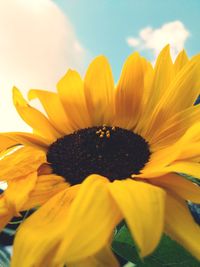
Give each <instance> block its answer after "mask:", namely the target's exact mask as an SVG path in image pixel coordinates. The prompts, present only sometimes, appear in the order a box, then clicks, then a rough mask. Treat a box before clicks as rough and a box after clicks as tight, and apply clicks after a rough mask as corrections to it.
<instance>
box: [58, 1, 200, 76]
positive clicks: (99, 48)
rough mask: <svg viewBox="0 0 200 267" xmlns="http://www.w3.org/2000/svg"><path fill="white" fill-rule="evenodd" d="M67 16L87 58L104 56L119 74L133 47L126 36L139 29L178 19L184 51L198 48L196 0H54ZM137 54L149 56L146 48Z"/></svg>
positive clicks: (199, 4)
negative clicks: (185, 36) (180, 25)
mask: <svg viewBox="0 0 200 267" xmlns="http://www.w3.org/2000/svg"><path fill="white" fill-rule="evenodd" d="M54 2H55V3H56V4H57V5H58V6H59V7H60V8H61V9H62V11H63V12H64V13H65V14H66V16H67V17H68V18H69V20H70V22H71V24H72V26H73V28H74V31H75V33H76V35H77V37H78V39H79V41H80V43H81V45H82V46H83V47H84V48H85V49H86V50H87V51H88V52H89V54H90V55H91V57H94V56H96V55H98V54H104V55H106V56H107V57H108V58H109V60H110V62H111V64H112V68H113V72H114V76H115V78H116V76H118V75H119V72H120V69H121V65H122V63H123V61H124V59H125V58H126V57H127V56H128V55H129V54H130V53H131V52H132V51H133V50H135V49H136V50H137V47H135V48H134V47H130V46H128V44H127V42H126V38H127V37H129V36H131V37H137V36H138V34H139V32H140V31H141V29H144V28H146V27H147V26H151V27H152V28H153V29H154V30H155V29H158V28H160V27H161V26H162V25H164V24H166V23H169V22H173V21H180V22H181V23H182V24H183V25H184V27H185V29H186V30H187V31H188V32H189V34H190V35H189V37H188V38H187V39H186V41H185V44H184V47H185V48H186V50H187V52H188V54H189V55H190V56H191V55H194V54H196V53H198V52H199V51H200V26H199V12H200V1H199V0H191V1H188V0H176V1H175V0H165V1H159V0H153V1H150V0H73V1H72V0H55V1H54ZM141 53H142V54H143V55H144V56H146V57H148V58H149V59H150V60H152V59H153V52H152V51H151V50H150V49H143V50H142V51H141Z"/></svg>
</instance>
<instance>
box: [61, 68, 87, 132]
mask: <svg viewBox="0 0 200 267" xmlns="http://www.w3.org/2000/svg"><path fill="white" fill-rule="evenodd" d="M57 89H58V94H59V97H60V100H61V102H62V104H63V107H64V110H65V112H66V114H67V116H68V119H69V121H70V123H71V124H72V126H73V128H74V129H76V130H78V129H81V128H87V127H89V126H91V122H90V118H89V114H88V110H87V107H86V101H85V95H84V89H83V81H82V79H81V77H80V75H79V74H78V73H77V72H76V71H72V70H69V71H68V72H67V73H66V75H65V76H64V77H63V78H62V79H61V80H60V81H59V82H58V84H57Z"/></svg>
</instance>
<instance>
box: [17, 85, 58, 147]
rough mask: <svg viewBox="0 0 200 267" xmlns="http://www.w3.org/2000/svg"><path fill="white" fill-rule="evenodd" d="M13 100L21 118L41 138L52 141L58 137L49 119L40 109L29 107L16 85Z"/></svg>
mask: <svg viewBox="0 0 200 267" xmlns="http://www.w3.org/2000/svg"><path fill="white" fill-rule="evenodd" d="M13 102H14V105H15V107H16V109H17V112H18V113H19V115H20V116H21V118H22V119H23V120H24V121H25V122H26V123H27V124H28V125H30V126H31V127H32V128H33V129H34V130H35V131H36V132H38V133H39V135H41V136H43V138H45V139H48V140H50V141H51V142H53V141H54V140H55V139H57V138H58V137H60V134H59V133H58V132H57V131H56V129H55V128H54V127H53V126H52V124H51V123H50V122H49V120H48V119H47V118H46V117H45V116H44V115H43V114H42V113H41V112H40V111H38V110H37V109H35V108H33V107H31V106H30V105H29V104H28V103H27V102H26V100H25V99H24V98H23V96H22V94H21V93H20V91H19V90H18V89H17V88H16V87H14V88H13Z"/></svg>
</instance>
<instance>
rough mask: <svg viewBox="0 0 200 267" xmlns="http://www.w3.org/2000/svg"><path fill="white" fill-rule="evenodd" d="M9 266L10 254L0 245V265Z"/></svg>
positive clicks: (0, 266) (2, 266) (1, 266)
mask: <svg viewBox="0 0 200 267" xmlns="http://www.w3.org/2000/svg"><path fill="white" fill-rule="evenodd" d="M9 266H10V255H9V253H8V252H7V251H6V250H5V249H4V248H3V247H2V246H0V267H9Z"/></svg>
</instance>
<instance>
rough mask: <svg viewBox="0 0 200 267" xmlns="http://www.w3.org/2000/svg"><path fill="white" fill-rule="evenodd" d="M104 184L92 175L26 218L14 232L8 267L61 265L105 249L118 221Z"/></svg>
mask: <svg viewBox="0 0 200 267" xmlns="http://www.w3.org/2000/svg"><path fill="white" fill-rule="evenodd" d="M106 182H107V180H105V179H103V178H100V177H98V176H96V175H94V176H91V177H89V178H87V179H86V180H85V181H84V182H83V184H82V185H79V186H78V187H77V186H73V187H70V188H69V189H66V190H64V191H63V192H61V193H58V194H57V195H56V196H54V197H53V198H51V199H50V200H49V201H48V202H47V203H46V204H45V205H43V206H42V207H41V208H40V209H39V210H38V211H37V212H35V213H34V214H33V215H32V216H31V217H29V218H28V219H27V220H26V221H25V222H24V223H23V225H22V226H21V227H20V229H19V231H18V233H17V236H16V239H15V243H14V256H13V261H12V265H11V266H12V267H16V266H20V267H28V266H37V267H43V266H44V263H45V262H48V263H49V265H48V266H60V265H61V264H63V265H64V263H65V262H76V261H81V260H83V259H85V258H87V257H90V256H92V255H95V254H96V253H97V252H98V251H99V250H101V249H102V248H103V247H105V245H106V244H107V243H108V242H109V239H110V237H111V234H112V231H113V228H114V227H115V225H116V224H117V223H118V222H119V220H120V219H121V214H119V211H118V209H117V207H116V205H115V203H112V199H111V197H110V194H109V192H108V189H107V187H106ZM77 188H78V192H77ZM79 188H80V189H79ZM75 195H76V197H75ZM97 196H98V197H97ZM74 197H75V198H74ZM102 203H103V205H102ZM80 222H81V223H80Z"/></svg>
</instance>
